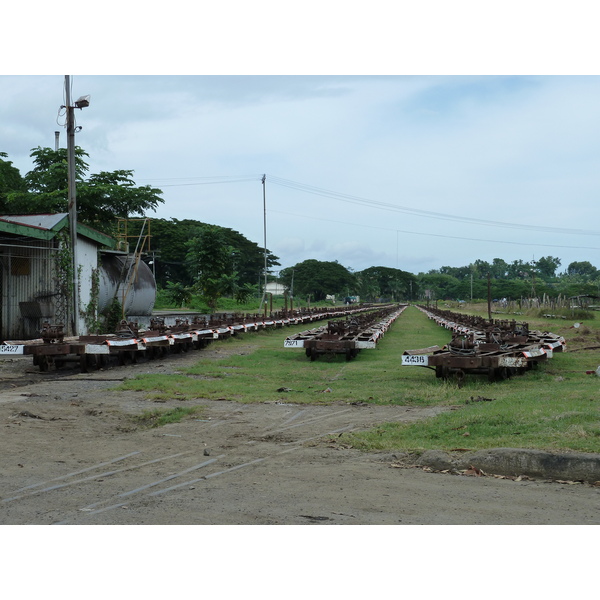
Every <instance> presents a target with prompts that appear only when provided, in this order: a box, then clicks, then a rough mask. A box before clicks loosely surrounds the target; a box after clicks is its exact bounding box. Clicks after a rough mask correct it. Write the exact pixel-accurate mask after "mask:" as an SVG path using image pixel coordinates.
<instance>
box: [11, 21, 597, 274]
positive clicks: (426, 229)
mask: <svg viewBox="0 0 600 600" xmlns="http://www.w3.org/2000/svg"><path fill="white" fill-rule="evenodd" d="M359 18H360V15H359ZM507 18H508V17H507ZM305 19H306V16H305ZM304 22H306V21H304ZM536 22H537V21H536ZM319 23H320V21H319ZM355 23H356V22H355ZM379 24H380V25H381V26H385V24H386V21H385V19H383V20H380V21H379ZM388 31H389V29H388ZM438 31H439V30H438ZM255 33H256V32H255V31H254V30H253V31H248V32H246V38H245V39H248V37H249V36H254V35H255ZM290 35H291V34H290ZM370 35H371V38H370V39H371V40H373V42H372V43H373V44H375V43H377V36H376V35H375V37H373V35H374V34H373V32H372V31H371V32H370ZM481 35H482V36H483V33H481ZM181 37H182V39H183V38H184V36H181ZM405 37H406V31H404V36H403V37H402V39H404V38H405ZM525 37H526V36H525ZM185 39H187V38H185ZM197 39H198V40H203V39H204V37H203V36H200V37H199V38H197ZM255 39H258V38H255ZM514 39H516V38H514ZM527 39H528V41H531V39H530V38H529V37H527ZM553 39H554V38H553ZM398 40H400V38H398ZM198 43H200V42H198ZM315 43H317V42H315ZM97 45H98V44H97V43H96V44H94V43H91V44H90V47H91V48H93V47H95V46H97ZM304 47H305V48H306V44H305V46H304ZM349 47H352V48H354V46H349ZM548 47H550V46H548ZM163 48H164V46H163ZM398 48H399V51H400V52H399V54H401V50H402V48H401V47H400V46H399V47H398ZM404 48H406V46H405V47H404ZM450 48H451V46H447V47H443V48H441V49H439V48H438V49H436V50H435V52H436V54H435V60H433V61H430V62H429V63H426V65H425V67H424V68H423V70H422V72H423V73H431V72H432V65H434V67H433V69H435V65H437V64H440V65H442V64H443V60H442V61H440V58H441V59H443V57H444V55H445V53H446V52H447V51H448V52H449V51H450ZM254 49H255V45H246V46H243V47H236V48H235V52H237V53H238V54H237V55H236V57H235V59H231V60H230V61H229V62H227V64H226V65H225V66H224V67H223V68H222V71H219V67H216V69H213V70H212V71H211V72H216V73H219V72H223V73H228V72H233V73H236V72H237V73H243V72H245V70H244V68H239V69H236V68H235V65H236V64H238V63H237V62H236V60H239V61H240V62H239V64H240V65H242V64H244V67H245V68H246V70H248V71H249V72H250V73H262V72H267V73H268V72H269V66H266V68H262V67H264V65H263V64H262V63H261V68H256V69H252V67H251V66H250V67H249V66H248V65H247V64H246V63H244V62H243V58H244V57H245V56H246V53H249V54H252V50H254ZM273 49H276V46H271V58H272V57H273V56H276V55H277V52H275V51H273ZM500 49H502V48H500ZM359 50H360V49H359ZM475 50H476V48H475V47H474V46H471V47H469V53H470V54H469V56H471V57H472V56H476V55H477V52H476V51H475ZM152 51H156V48H155V47H154V46H152ZM43 55H44V53H42V56H43ZM199 55H202V53H201V52H200V51H199ZM128 56H129V57H130V58H131V54H129V55H128ZM386 56H387V55H386ZM561 56H562V55H561ZM119 58H120V57H119ZM326 58H327V57H326V55H323V61H324V64H325V65H326V67H325V68H326V69H327V70H328V71H329V72H336V71H335V70H334V69H332V68H331V67H330V65H331V64H332V63H330V62H327V60H326ZM319 59H320V56H319V57H318V59H317V60H316V61H315V58H314V56H313V61H312V62H311V63H309V67H308V68H307V69H306V70H304V71H302V70H300V71H301V72H303V73H311V72H315V73H319V72H320V70H319V68H318V66H319V62H318V60H319ZM378 60H379V57H378V58H377V60H375V61H373V64H375V65H377V64H379V63H378ZM519 60H521V59H519ZM523 61H524V59H523ZM523 61H522V62H519V63H517V64H519V65H521V64H525V65H526V69H527V68H528V67H529V63H527V62H523ZM176 64H177V65H179V63H176ZM286 64H287V63H286ZM340 64H343V63H340ZM381 64H382V65H383V68H382V69H381V70H378V72H393V71H392V70H391V69H390V67H389V63H386V62H382V63H381ZM484 64H485V66H484V67H483V68H479V69H476V70H474V71H473V72H477V73H485V72H486V66H487V65H488V62H485V63H484ZM555 64H556V63H555ZM127 65H128V66H126V67H125V68H128V69H129V70H130V72H134V73H135V72H139V73H152V72H153V68H154V69H155V70H156V69H158V68H159V67H160V66H161V65H160V64H158V63H152V64H150V65H148V63H147V62H145V63H143V62H140V65H136V63H133V62H132V63H127ZM184 65H185V66H184V67H183V69H182V72H186V70H185V69H186V68H187V69H190V72H194V69H193V67H192V68H191V67H190V66H189V62H188V63H184ZM232 65H233V66H232ZM119 66H121V69H122V68H123V64H121V63H116V62H115V60H114V58H113V60H112V62H110V61H109V62H107V63H106V64H105V63H104V62H103V63H102V67H101V68H100V72H101V73H107V72H108V73H110V72H119V68H118V67H119ZM204 66H206V65H204ZM355 66H356V65H355ZM371 66H373V65H371ZM360 67H361V65H360V64H359V65H358V70H359V71H362V72H369V70H368V69H361V68H360ZM96 68H97V67H96ZM446 68H447V67H446ZM31 69H32V67H31V65H27V66H26V67H24V69H23V71H16V73H15V74H14V75H13V74H11V75H1V76H0V151H4V152H7V153H8V159H9V160H11V161H13V163H14V165H15V166H16V167H18V168H19V170H20V171H21V173H22V174H23V175H25V173H26V172H27V171H29V170H30V169H31V167H32V162H31V159H30V157H29V154H30V152H31V149H32V148H35V147H37V146H48V147H54V141H55V139H54V132H55V131H60V132H61V136H60V145H61V146H63V147H64V146H66V133H65V129H64V127H63V125H64V118H62V117H58V113H59V108H60V106H61V105H62V104H63V103H64V75H58V74H57V75H31V74H29V75H23V74H19V73H31V72H38V71H37V70H33V71H32V70H31ZM111 69H114V71H111ZM329 69H331V70H329ZM418 69H419V67H418V66H416V68H415V67H414V65H413V68H412V69H407V70H406V72H410V73H411V74H407V75H388V76H378V75H377V76H376V75H364V76H363V75H360V76H359V75H339V76H331V75H305V74H302V75H256V74H250V75H177V76H175V75H166V76H159V75H152V74H145V75H134V76H130V75H108V74H105V75H75V76H73V77H72V94H73V100H75V99H76V98H78V97H79V96H82V95H88V94H89V95H90V96H91V103H90V106H89V108H86V109H84V110H82V111H76V117H77V124H78V125H80V126H81V127H82V130H81V131H80V132H79V133H78V134H77V137H76V143H77V145H79V146H81V147H82V148H84V149H85V150H86V151H87V152H88V153H89V155H90V157H89V164H90V172H91V173H96V172H99V171H101V170H106V171H112V170H116V169H130V170H133V171H134V179H135V181H136V183H137V184H139V185H151V186H154V187H158V188H160V189H162V190H163V198H164V203H163V204H162V205H161V206H160V208H159V209H158V211H157V212H156V213H151V214H149V215H148V216H151V217H159V218H177V219H195V220H199V221H203V222H206V223H213V224H217V225H221V226H224V227H229V228H232V229H234V230H237V231H239V232H240V233H242V234H243V235H244V236H246V237H247V238H249V239H250V240H252V241H254V242H256V243H257V244H259V245H260V246H261V247H262V245H263V236H264V220H263V215H264V213H263V186H262V183H261V179H262V176H263V174H264V175H266V186H265V191H266V194H265V197H266V207H267V246H268V248H269V249H270V250H271V251H272V252H273V253H274V254H275V255H277V256H279V257H280V262H281V267H282V268H283V267H288V266H291V265H293V264H295V263H297V262H300V261H302V260H306V259H310V258H313V259H317V260H324V261H325V260H327V261H333V260H337V261H338V262H340V263H341V264H342V265H344V266H346V267H348V268H351V269H353V270H362V269H365V268H367V267H370V266H379V265H381V266H387V267H397V268H400V269H403V270H406V271H410V272H413V273H418V272H423V271H428V270H430V269H435V268H439V267H441V266H444V265H448V266H456V267H458V266H463V265H467V264H469V263H471V262H473V261H475V260H477V259H483V260H487V261H491V260H492V259H493V258H496V257H498V258H503V259H505V260H507V261H508V262H510V261H513V260H517V259H521V260H524V261H530V260H537V259H539V258H540V257H542V256H548V255H551V256H556V257H559V258H560V259H561V260H562V265H561V267H560V269H559V270H563V269H565V268H566V267H567V266H568V264H569V263H570V262H573V261H579V260H589V261H590V262H592V263H593V264H594V265H595V266H597V267H600V224H599V223H598V210H597V206H598V204H597V203H598V197H599V192H600V180H599V177H598V174H599V173H600V169H599V167H600V164H599V163H600V153H599V151H598V140H599V139H600V135H599V134H600V78H599V77H598V76H596V75H580V76H575V75H566V76H565V75H552V74H546V73H548V72H550V73H551V72H552V71H551V69H550V70H548V69H547V68H542V69H539V70H535V69H534V70H531V71H530V72H538V73H541V75H537V76H531V75H523V74H518V75H513V74H512V73H519V72H520V70H519V69H514V70H511V67H509V68H508V69H507V70H505V71H502V70H500V71H499V70H498V69H497V68H496V69H494V71H495V72H496V73H498V72H500V74H492V75H469V74H466V75H431V74H429V75H421V74H419V71H418ZM415 70H416V72H415ZM296 71H297V69H296ZM400 71H402V69H400ZM39 72H42V70H40V71H39ZM53 72H55V69H53ZM76 72H81V71H76ZM90 72H93V69H90ZM164 72H168V71H167V70H165V71H164ZM273 72H277V73H285V72H286V71H285V69H283V68H281V67H275V69H274V70H273ZM290 72H293V70H291V71H290ZM338 72H340V73H348V72H352V69H351V68H347V67H346V66H343V67H341V68H340V69H339V71H338ZM433 72H440V73H443V72H444V69H443V68H440V69H439V70H438V69H435V70H434V71H433ZM452 72H461V71H460V70H459V69H453V70H452ZM466 72H467V73H468V69H466ZM562 72H567V73H568V72H569V70H568V69H562ZM57 117H58V122H57Z"/></svg>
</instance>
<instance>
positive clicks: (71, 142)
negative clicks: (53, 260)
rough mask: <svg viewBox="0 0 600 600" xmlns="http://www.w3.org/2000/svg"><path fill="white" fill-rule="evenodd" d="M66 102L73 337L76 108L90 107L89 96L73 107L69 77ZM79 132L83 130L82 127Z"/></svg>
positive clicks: (75, 302) (74, 323) (76, 301)
mask: <svg viewBox="0 0 600 600" xmlns="http://www.w3.org/2000/svg"><path fill="white" fill-rule="evenodd" d="M65 100H66V106H62V107H61V108H66V109H67V169H68V180H67V192H68V196H69V232H70V236H71V247H72V252H73V306H72V310H73V319H72V328H73V335H79V333H78V329H79V326H78V323H77V321H78V313H79V276H78V273H77V271H78V268H79V261H78V260H77V191H76V189H75V115H74V111H75V109H76V108H79V109H82V108H86V107H87V106H89V105H90V97H89V96H81V97H80V98H78V99H77V100H76V101H75V103H74V104H73V105H71V82H70V77H69V75H65ZM77 130H78V131H79V130H81V128H80V127H78V128H77Z"/></svg>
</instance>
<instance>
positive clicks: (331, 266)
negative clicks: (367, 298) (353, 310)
mask: <svg viewBox="0 0 600 600" xmlns="http://www.w3.org/2000/svg"><path fill="white" fill-rule="evenodd" d="M279 278H280V279H281V281H282V282H283V284H284V285H285V286H286V287H288V288H290V289H291V287H292V281H293V292H294V295H295V296H308V295H310V297H311V299H312V300H314V301H316V302H318V301H321V300H325V297H326V296H327V295H328V294H333V295H338V296H339V295H346V294H347V293H348V292H350V294H351V295H354V294H353V292H354V290H355V289H356V277H355V276H354V274H353V273H351V272H350V271H349V270H348V269H346V267H343V266H342V265H340V263H338V262H337V261H334V262H330V261H320V260H315V259H313V258H311V259H308V260H305V261H303V262H301V263H298V264H296V265H294V266H293V267H288V268H287V269H283V270H282V271H281V272H280V274H279Z"/></svg>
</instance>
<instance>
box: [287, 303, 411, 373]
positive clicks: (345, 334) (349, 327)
mask: <svg viewBox="0 0 600 600" xmlns="http://www.w3.org/2000/svg"><path fill="white" fill-rule="evenodd" d="M405 308H406V305H398V304H391V305H388V306H386V307H382V308H380V309H379V310H377V311H374V312H372V313H367V314H363V315H361V316H359V317H353V318H347V319H346V320H338V321H329V322H328V323H327V325H326V326H323V327H317V328H315V329H310V330H308V331H303V332H301V333H297V334H295V335H291V336H288V337H287V338H285V340H284V342H283V346H284V348H304V351H305V353H306V356H307V357H309V358H310V360H311V361H314V360H316V359H317V358H318V357H319V356H324V355H328V356H334V355H336V354H343V355H345V356H346V360H351V359H353V358H355V357H356V356H357V355H358V353H359V352H360V350H365V349H372V348H375V347H376V346H377V343H378V342H379V340H380V339H381V337H382V336H383V335H384V333H385V332H386V331H387V330H388V329H389V327H390V326H391V324H392V323H393V322H394V321H395V320H396V319H397V318H398V317H399V316H400V314H402V311H404V309H405Z"/></svg>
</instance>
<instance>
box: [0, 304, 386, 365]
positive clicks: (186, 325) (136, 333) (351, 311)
mask: <svg viewBox="0 0 600 600" xmlns="http://www.w3.org/2000/svg"><path fill="white" fill-rule="evenodd" d="M373 310H374V307H373V306H369V305H361V306H358V307H338V308H335V307H331V308H327V309H323V308H317V309H312V310H302V311H281V312H277V313H272V314H271V316H269V317H266V316H264V315H257V314H241V315H237V314H231V315H213V316H212V317H210V318H206V317H200V316H197V317H194V318H193V319H192V320H191V321H190V320H189V319H176V321H175V324H174V325H171V326H168V325H166V324H165V321H164V319H161V318H155V319H152V320H151V321H150V327H149V328H147V329H145V330H141V329H140V328H139V327H138V324H137V323H135V322H127V321H122V322H121V323H120V326H119V329H118V331H117V332H116V333H114V334H102V335H85V336H78V337H70V338H69V337H65V336H64V335H63V333H62V326H60V325H58V326H56V325H50V324H48V323H46V324H45V325H44V327H43V329H42V330H41V332H40V335H41V337H40V338H38V339H35V340H21V341H5V342H4V343H3V344H0V356H22V355H26V356H31V357H32V360H33V364H34V365H35V366H37V367H39V370H40V371H42V372H47V371H49V370H50V368H51V367H56V368H61V367H64V366H67V365H70V366H71V367H73V368H77V367H78V368H79V369H80V371H82V372H84V373H87V372H88V371H90V370H95V369H100V368H104V367H106V366H109V365H115V364H118V365H126V364H130V363H137V362H138V360H140V359H147V360H155V359H157V358H162V357H164V356H166V355H167V354H178V353H181V352H188V351H190V350H198V349H201V348H204V347H206V346H207V345H208V344H209V343H210V342H212V341H214V340H221V339H226V338H229V337H231V336H232V335H236V334H238V333H247V332H256V331H261V330H265V329H278V328H284V327H286V326H291V325H299V324H303V323H312V322H315V321H321V320H324V319H337V318H341V317H349V316H357V315H360V314H362V313H368V312H372V311H373Z"/></svg>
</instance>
